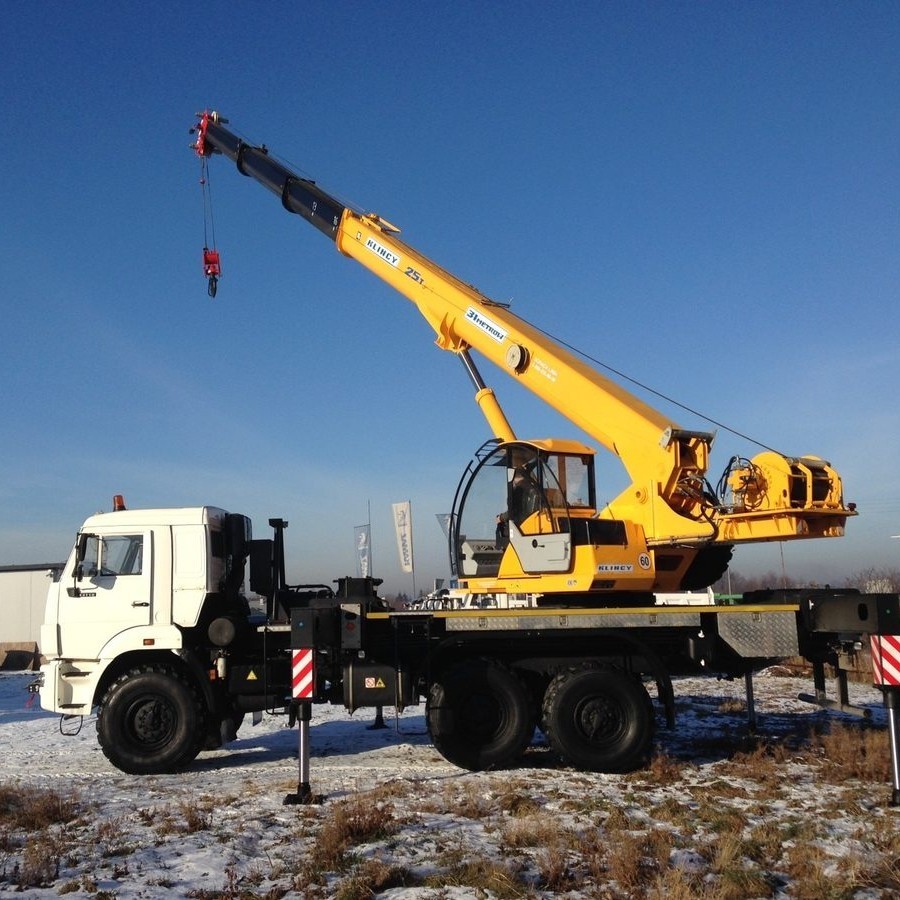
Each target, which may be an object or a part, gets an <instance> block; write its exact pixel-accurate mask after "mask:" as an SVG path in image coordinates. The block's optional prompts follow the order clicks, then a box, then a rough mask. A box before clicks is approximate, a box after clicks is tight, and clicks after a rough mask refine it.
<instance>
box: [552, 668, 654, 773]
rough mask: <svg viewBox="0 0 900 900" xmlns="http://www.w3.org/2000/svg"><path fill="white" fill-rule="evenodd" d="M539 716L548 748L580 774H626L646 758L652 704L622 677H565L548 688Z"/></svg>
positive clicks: (604, 672)
mask: <svg viewBox="0 0 900 900" xmlns="http://www.w3.org/2000/svg"><path fill="white" fill-rule="evenodd" d="M543 710H544V712H543V731H544V733H545V734H546V735H547V739H548V740H549V742H550V746H551V747H552V748H553V749H554V750H555V751H556V753H557V754H558V755H559V756H560V757H561V758H562V759H563V760H564V761H566V762H568V763H571V764H572V765H573V766H577V767H578V768H579V769H585V770H588V771H592V772H629V771H631V770H633V769H637V768H640V767H641V766H644V765H646V763H647V760H648V759H649V757H650V747H651V743H652V741H653V725H654V713H653V704H652V703H651V702H650V697H649V695H648V694H647V691H646V690H645V689H644V686H643V685H642V684H641V683H640V682H639V681H638V680H636V679H635V678H633V677H632V676H629V675H626V674H624V673H623V672H618V671H615V670H612V669H597V668H583V669H574V670H570V671H568V672H563V673H562V674H560V675H558V676H557V677H556V678H554V679H553V681H552V682H550V686H549V687H548V688H547V693H546V694H545V695H544V705H543Z"/></svg>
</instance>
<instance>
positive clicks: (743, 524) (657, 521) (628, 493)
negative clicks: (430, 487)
mask: <svg viewBox="0 0 900 900" xmlns="http://www.w3.org/2000/svg"><path fill="white" fill-rule="evenodd" d="M225 121H226V120H224V119H222V118H221V117H220V116H218V115H217V114H216V113H214V112H207V113H203V114H202V115H201V116H200V120H199V123H198V125H197V141H196V144H195V147H196V150H197V153H198V154H200V155H201V156H210V155H212V154H213V153H216V152H218V153H221V154H223V155H224V156H227V157H228V158H229V159H232V160H233V161H234V162H235V163H236V165H237V168H238V171H240V172H241V173H242V174H244V175H247V176H249V177H251V178H254V179H255V180H257V181H258V182H259V183H260V184H262V185H263V186H264V187H266V188H268V189H269V190H270V191H272V192H273V193H274V194H276V195H277V196H278V197H280V198H281V203H282V205H283V206H284V208H285V209H286V210H288V211H289V212H292V213H296V214H297V215H300V216H302V217H303V218H305V219H306V220H307V221H309V222H310V224H312V225H313V226H314V227H315V228H317V229H318V230H319V231H321V232H322V233H323V234H325V235H327V236H329V237H330V238H331V239H332V240H333V241H334V242H335V244H336V245H337V248H338V249H339V250H340V251H341V252H342V253H343V254H345V255H346V256H349V257H351V258H353V259H355V260H356V261H357V262H359V263H361V264H362V265H363V266H365V267H366V268H367V269H369V270H371V271H372V272H373V273H374V274H375V275H376V276H378V277H379V278H380V279H382V281H385V282H387V283H388V284H389V285H391V286H392V287H393V288H395V289H396V290H397V291H399V292H400V293H401V294H403V295H404V296H405V297H407V298H408V299H409V300H411V301H412V302H413V303H414V304H415V305H416V307H417V308H418V310H419V312H420V313H421V314H422V315H423V316H424V317H425V318H426V319H427V320H428V322H429V324H430V325H431V327H432V328H433V329H434V332H435V334H436V336H437V339H436V343H437V345H438V346H439V347H441V348H442V349H444V350H449V351H450V352H453V353H457V354H463V355H465V354H466V353H467V351H468V350H469V349H470V348H473V349H475V350H477V351H478V352H479V353H481V354H482V355H483V356H485V357H487V359H489V360H490V361H491V362H493V363H495V364H496V365H497V366H499V367H500V368H501V369H503V370H505V371H506V372H507V373H508V374H509V375H510V376H512V377H513V378H515V379H516V380H517V381H519V382H521V383H522V384H523V385H524V386H525V387H527V388H528V389H529V390H530V391H531V392H532V393H534V394H536V395H537V396H539V397H540V398H542V399H543V400H544V401H546V402H547V403H548V404H549V405H550V406H551V407H553V408H554V409H556V410H558V411H559V412H560V413H562V414H563V415H564V416H565V417H566V418H567V419H569V420H570V421H571V422H572V423H573V424H574V425H576V426H578V427H579V428H580V429H582V430H583V431H584V432H586V433H587V434H589V435H591V436H592V437H593V438H594V439H596V440H597V441H599V442H600V443H601V444H602V445H603V446H604V447H605V448H606V449H607V450H609V451H610V452H612V453H614V454H615V455H617V456H618V457H619V458H620V459H621V461H622V464H623V465H624V467H625V469H626V470H627V472H628V474H629V476H630V477H631V479H632V484H631V485H630V486H629V487H628V488H627V489H626V490H625V491H623V492H622V494H620V495H619V497H617V498H616V499H615V500H614V501H613V502H612V503H610V504H609V506H608V507H607V508H606V509H605V510H604V511H603V512H602V513H601V515H602V516H605V517H610V518H617V519H618V518H623V519H633V520H637V521H640V522H641V523H642V524H643V526H644V530H645V533H646V535H647V538H648V542H649V543H651V544H662V543H667V544H670V543H676V542H681V541H687V542H693V543H706V542H709V541H719V542H725V543H735V542H740V541H759V540H773V539H775V540H785V539H789V538H794V537H814V536H831V535H837V534H840V533H842V532H843V526H844V523H845V521H846V517H847V516H848V515H852V510H850V509H847V508H845V507H844V504H843V498H842V488H841V481H840V478H839V476H838V475H837V473H836V472H835V471H834V470H833V469H831V467H830V466H829V465H828V464H827V463H825V462H824V461H822V460H819V459H817V458H815V457H809V458H807V457H804V458H801V459H789V458H786V457H783V456H781V455H780V454H777V453H763V454H761V455H760V456H758V457H757V458H756V459H754V460H752V461H749V462H746V463H745V464H744V465H743V466H742V467H738V468H736V469H735V470H734V471H733V472H732V473H731V476H730V479H729V486H730V489H731V491H732V495H733V500H732V502H730V503H729V504H728V506H727V507H726V506H725V505H724V504H721V503H719V504H717V503H715V502H714V501H713V499H712V498H711V496H710V493H709V491H708V490H706V487H705V485H706V473H707V469H708V466H709V450H710V445H711V443H712V437H713V436H712V435H711V434H709V433H707V432H697V431H687V430H684V429H681V428H679V427H678V426H677V425H676V424H675V423H674V422H672V421H670V420H669V419H667V418H666V417H665V416H663V415H662V414H661V413H660V412H659V411H657V410H655V409H653V408H652V407H651V406H649V405H648V404H646V403H644V402H643V401H642V400H640V399H639V398H637V397H635V396H634V395H632V394H631V393H629V392H628V391H627V390H625V389H624V388H622V387H621V386H620V385H618V384H616V383H615V382H614V381H611V380H610V379H608V378H606V377H605V376H603V375H601V374H600V373H599V372H597V371H595V370H594V369H592V368H590V367H589V366H588V365H586V364H585V363H584V362H583V361H582V360H581V359H580V358H578V357H577V356H575V355H574V354H572V353H571V352H569V351H568V350H566V349H565V348H564V347H562V346H560V345H559V344H557V343H556V342H554V341H552V340H551V339H549V338H548V337H547V336H546V335H545V334H544V333H543V332H541V331H540V330H538V329H537V328H535V327H533V326H532V325H530V324H528V323H527V322H525V321H524V320H523V319H521V318H519V317H518V316H516V315H515V314H514V313H512V312H511V311H510V310H509V309H508V308H506V306H504V305H501V304H498V303H496V302H494V301H492V300H490V299H489V298H488V297H485V296H484V295H483V294H481V293H480V292H479V291H477V290H476V289H475V288H473V287H472V286H471V285H469V284H466V283H465V282H463V281H461V280H460V279H459V278H457V277H456V276H455V275H453V274H451V273H450V272H447V271H445V270H444V269H443V268H441V267H440V266H439V265H437V264H435V263H434V262H432V261H431V260H430V259H428V258H427V257H425V256H423V255H422V254H421V253H419V252H418V251H417V250H415V249H414V248H412V247H410V246H408V245H407V244H405V243H404V242H403V241H401V240H400V239H399V237H398V233H399V229H397V228H396V227H394V226H393V225H391V224H390V223H388V222H386V221H385V220H384V219H382V218H381V217H379V216H378V215H375V214H371V213H370V214H363V213H360V212H358V211H356V210H353V209H351V208H349V207H347V206H345V205H344V204H342V203H341V202H339V201H338V200H336V199H335V198H334V197H333V196H331V195H330V194H328V193H327V192H326V191H324V190H322V188H320V187H319V186H318V185H317V184H316V183H315V182H314V181H312V180H310V179H308V178H303V177H301V176H299V175H296V174H295V173H293V172H291V171H290V170H289V169H287V168H286V167H285V166H283V165H281V164H280V163H279V162H277V161H276V160H274V159H272V158H271V156H270V155H269V152H268V150H267V148H266V147H265V146H252V145H250V144H247V143H245V142H244V141H243V140H241V139H240V138H238V137H237V136H236V135H234V134H233V133H232V132H230V131H229V130H228V129H227V128H225V127H224V122H225ZM488 418H489V421H491V417H490V416H488ZM495 430H498V431H500V430H501V429H500V428H499V427H498V428H496V429H495ZM498 436H499V437H501V438H506V437H508V435H506V434H503V433H500V434H498ZM660 501H661V502H660Z"/></svg>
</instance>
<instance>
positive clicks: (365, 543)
mask: <svg viewBox="0 0 900 900" xmlns="http://www.w3.org/2000/svg"><path fill="white" fill-rule="evenodd" d="M353 538H354V541H355V542H356V569H357V571H358V572H359V575H360V577H361V578H366V577H367V576H368V575H370V574H371V572H369V565H370V563H369V548H370V541H371V535H370V533H369V526H368V525H356V526H354V528H353Z"/></svg>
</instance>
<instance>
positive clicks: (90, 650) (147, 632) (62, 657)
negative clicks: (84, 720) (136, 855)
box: [39, 497, 250, 770]
mask: <svg viewBox="0 0 900 900" xmlns="http://www.w3.org/2000/svg"><path fill="white" fill-rule="evenodd" d="M115 505H116V509H115V511H114V512H110V513H99V514H97V515H93V516H91V517H89V518H88V519H87V520H86V521H85V522H84V525H83V526H82V527H81V529H80V530H79V532H78V536H77V539H76V542H75V546H74V548H73V549H72V553H71V554H70V556H69V559H68V561H67V562H66V565H65V568H64V570H63V572H62V575H61V577H60V579H59V581H58V582H56V583H54V584H52V585H51V586H50V589H49V592H48V596H47V607H46V613H45V616H44V624H43V626H42V628H41V650H42V653H43V655H44V657H45V660H46V662H45V663H44V665H43V666H42V667H41V685H40V690H39V692H40V702H41V706H42V707H43V708H44V709H47V710H51V711H54V712H58V713H62V714H64V715H87V714H89V713H90V711H91V709H92V708H93V707H95V706H99V707H100V708H101V717H102V715H103V707H105V706H107V705H108V704H109V703H110V701H112V700H113V699H114V695H115V694H116V693H117V692H119V689H120V688H121V687H122V686H123V685H124V683H125V682H128V683H129V684H132V683H134V681H135V679H136V678H139V676H143V680H144V681H146V680H147V677H148V676H152V677H151V678H150V680H151V681H159V680H160V679H161V678H162V679H165V680H168V681H172V680H174V681H177V682H181V684H182V687H183V688H184V689H185V690H184V691H183V693H185V694H186V695H191V696H190V697H187V696H186V697H185V698H184V699H185V702H186V703H187V704H188V705H189V706H194V707H196V709H195V710H194V712H195V713H197V715H196V716H195V718H196V721H194V722H192V724H191V725H190V727H191V728H193V729H195V730H197V731H203V730H204V729H205V730H208V731H210V732H215V731H217V730H218V728H219V726H220V725H221V720H219V721H211V720H216V719H217V716H216V715H213V716H210V715H209V714H208V713H209V710H210V709H214V708H215V707H216V703H215V702H214V701H213V700H211V699H210V698H209V697H207V698H202V697H201V696H200V695H201V694H202V688H198V686H197V685H198V684H200V685H202V683H203V681H204V680H208V678H207V676H206V669H208V668H209V667H210V666H211V665H213V664H214V653H215V652H216V648H215V647H212V650H213V652H214V653H213V655H211V654H210V652H209V650H210V642H209V638H208V637H207V633H208V631H209V628H210V625H211V623H214V622H217V621H218V622H221V621H223V619H222V617H223V616H225V617H227V616H229V615H231V616H232V617H233V618H234V619H235V620H241V619H243V620H244V621H246V612H247V610H246V601H245V600H244V599H243V596H242V595H241V593H240V590H241V585H242V582H243V577H244V558H245V557H246V554H247V547H248V546H249V540H250V521H249V519H247V518H246V517H244V516H239V515H233V514H230V513H227V512H226V511H225V510H224V509H220V508H218V507H214V506H200V507H188V508H179V509H141V510H127V509H125V508H124V503H122V501H121V498H119V497H117V498H116V504H115ZM198 651H202V652H198ZM218 652H220V653H222V652H223V651H221V650H219V651H218ZM198 698H199V699H200V700H201V702H200V703H199V704H198V703H197V702H196V701H197V699H198ZM155 702H156V701H155ZM176 712H177V710H176ZM122 713H123V714H124V715H125V716H131V717H132V722H133V723H134V722H139V720H137V719H135V717H136V716H139V715H141V714H142V707H141V706H140V703H135V701H132V705H131V708H130V709H129V710H123V711H122ZM159 713H160V710H159V705H158V702H156V705H155V706H153V707H152V710H151V707H150V706H146V707H144V708H143V715H144V719H143V720H140V721H142V722H143V727H144V729H145V732H146V731H147V729H150V730H152V728H156V729H157V730H158V729H160V728H162V729H163V730H165V727H166V726H165V723H163V724H162V725H161V724H160V720H159ZM177 714H178V715H181V716H182V718H183V711H182V712H177ZM219 715H220V716H224V715H225V712H224V711H222V710H220V711H219ZM149 717H155V720H154V721H155V724H153V725H152V727H151V723H150V718H149ZM107 724H109V723H107ZM107 730H109V731H110V733H108V734H107V735H106V736H105V738H104V728H103V726H102V725H101V723H100V721H99V719H98V732H99V733H100V740H101V745H103V747H104V752H106V753H107V756H110V753H113V754H117V753H118V750H117V749H116V748H115V747H114V746H113V744H114V743H117V742H121V739H122V735H121V734H118V735H114V734H113V733H112V731H111V730H110V729H107ZM145 738H146V733H145ZM189 743H191V742H190V741H189ZM207 743H208V741H207ZM199 749H200V744H199V743H198V744H197V746H196V747H194V746H193V745H192V746H191V747H190V749H189V751H188V755H189V756H190V758H193V756H192V755H190V754H191V753H192V754H193V755H196V752H197V751H198V750H199ZM183 751H184V748H183V747H182V748H181V751H179V752H180V753H182V755H184V753H183ZM111 758H112V757H111ZM114 761H115V762H116V764H117V765H120V767H121V762H122V760H120V759H116V760H114ZM183 761H189V759H187V758H185V759H184V760H183ZM170 763H171V760H166V761H164V763H163V764H162V765H158V766H156V768H159V769H160V770H161V769H162V768H166V767H170ZM127 766H128V761H127V760H126V761H125V767H126V770H127ZM133 768H134V767H133ZM145 770H146V769H145Z"/></svg>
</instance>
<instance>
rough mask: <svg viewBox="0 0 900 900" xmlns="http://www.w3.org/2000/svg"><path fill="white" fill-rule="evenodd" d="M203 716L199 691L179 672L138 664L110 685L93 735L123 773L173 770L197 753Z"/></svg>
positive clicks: (108, 757)
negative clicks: (137, 666)
mask: <svg viewBox="0 0 900 900" xmlns="http://www.w3.org/2000/svg"><path fill="white" fill-rule="evenodd" d="M204 720H205V715H204V711H203V704H202V702H201V700H200V695H199V694H198V693H197V690H196V689H195V688H194V687H193V686H192V685H191V684H190V683H189V682H188V681H187V680H186V679H185V678H184V677H182V676H181V675H179V674H178V673H176V672H173V671H172V670H171V669H169V668H167V667H165V666H141V667H139V668H135V669H131V670H130V671H129V672H126V673H125V674H124V675H121V676H119V678H117V679H116V680H115V681H114V682H113V683H112V684H111V685H110V687H109V689H108V690H107V692H106V694H105V695H104V697H103V699H102V700H101V702H100V710H99V712H98V714H97V738H98V740H99V741H100V747H101V748H102V750H103V754H104V755H105V756H106V758H107V759H108V760H109V761H110V762H111V763H112V764H113V765H114V766H115V767H116V768H118V769H121V770H122V771H123V772H128V773H129V774H131V775H153V774H158V773H161V772H173V771H175V770H177V769H180V768H182V767H183V766H186V765H187V764H188V763H190V762H191V761H192V760H193V759H194V757H195V756H196V755H197V754H198V753H199V752H200V747H201V744H202V743H203V739H204V733H205V731H206V729H205V721H204Z"/></svg>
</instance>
